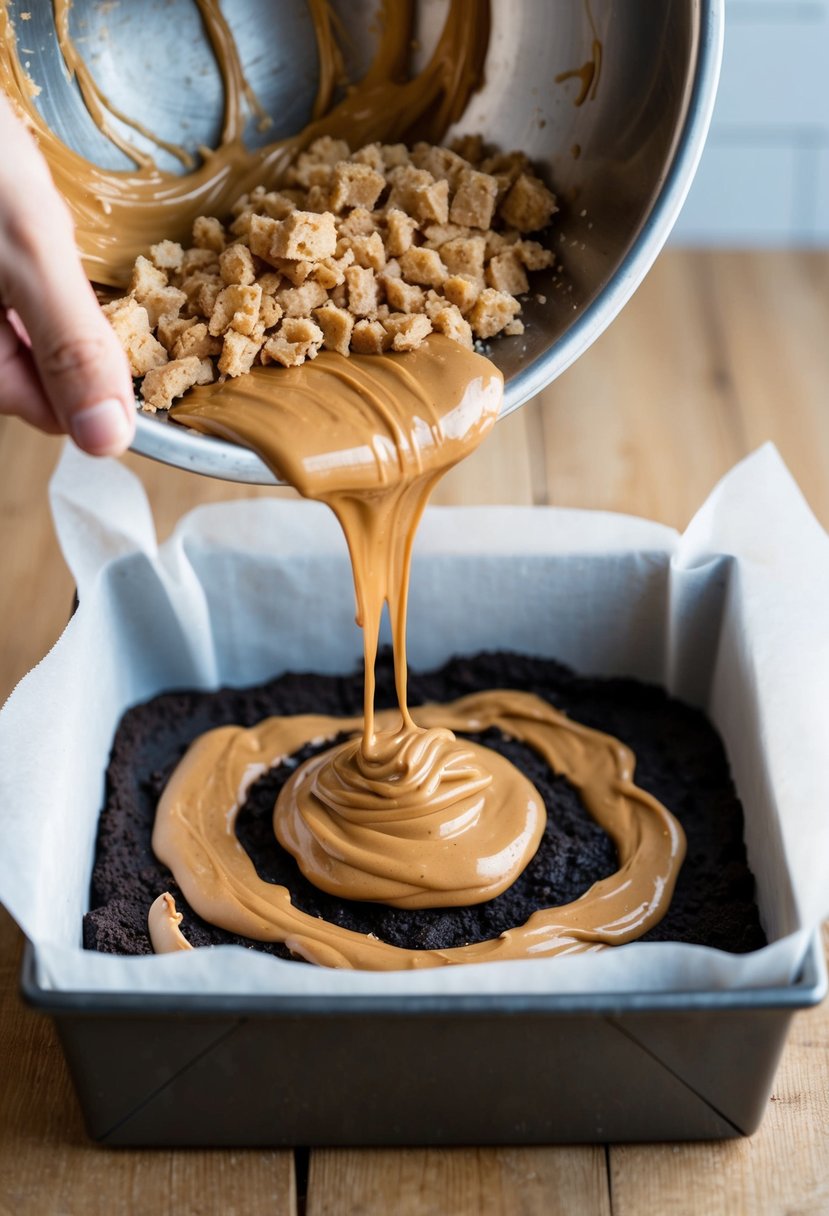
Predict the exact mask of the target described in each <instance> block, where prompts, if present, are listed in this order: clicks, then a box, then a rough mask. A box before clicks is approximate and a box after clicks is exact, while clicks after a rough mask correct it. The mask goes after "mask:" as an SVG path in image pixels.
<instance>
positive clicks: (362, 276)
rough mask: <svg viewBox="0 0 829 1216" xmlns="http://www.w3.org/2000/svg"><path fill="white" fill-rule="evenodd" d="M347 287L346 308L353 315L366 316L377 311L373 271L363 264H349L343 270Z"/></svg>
mask: <svg viewBox="0 0 829 1216" xmlns="http://www.w3.org/2000/svg"><path fill="white" fill-rule="evenodd" d="M345 281H346V285H347V287H348V310H349V312H352V313H353V314H354V316H355V317H368V316H371V315H372V313H374V312H376V311H377V305H378V303H379V301H378V299H377V279H376V278H375V276H374V271H373V270H369V269H367V268H366V267H364V266H349V267H348V269H347V270H346V272H345Z"/></svg>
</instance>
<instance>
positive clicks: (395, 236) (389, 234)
mask: <svg viewBox="0 0 829 1216" xmlns="http://www.w3.org/2000/svg"><path fill="white" fill-rule="evenodd" d="M416 231H417V222H416V221H415V220H413V219H412V217H411V216H410V215H406V212H405V211H400V210H399V208H397V207H392V208H391V210H390V211H388V212H387V214H386V253H387V255H388V256H389V257H390V258H397V257H399V256H400V254H401V253H405V252H406V250H407V249H411V247H412V243H413V240H414V234H415V232H416Z"/></svg>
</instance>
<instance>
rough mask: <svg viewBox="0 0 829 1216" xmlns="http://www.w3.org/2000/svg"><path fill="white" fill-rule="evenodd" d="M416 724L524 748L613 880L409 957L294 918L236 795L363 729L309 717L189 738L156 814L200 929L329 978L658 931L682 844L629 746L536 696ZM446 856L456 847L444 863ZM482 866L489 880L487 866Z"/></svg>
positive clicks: (498, 694) (446, 712)
mask: <svg viewBox="0 0 829 1216" xmlns="http://www.w3.org/2000/svg"><path fill="white" fill-rule="evenodd" d="M395 717H396V715H395V714H394V713H393V712H388V711H386V712H384V713H382V714H378V715H377V722H378V725H379V726H380V727H381V729H382V728H383V727H385V726H386V724H387V723H390V722H392V721H393V720H394V718H395ZM415 719H416V721H417V722H418V724H419V725H420V726H421V727H422V728H426V729H428V728H431V729H435V728H440V729H451V730H452V731H458V732H461V731H464V732H477V731H481V730H485V729H487V728H490V727H495V728H496V729H499V730H501V731H503V732H504V733H505V734H507V735H509V736H510V737H512V738H515V739H520V740H522V741H524V742H526V743H528V744H529V745H530V746H531V747H533V748H534V749H535V750H536V751H537V752H538V753H539V754H540V755H541V756H542V757H543V758H544V759H545V760H546V761H547V763H548V764H549V765H550V766H551V768H553V769H554V770H555V771H556V772H558V773H562V774H563V775H564V776H565V777H567V778H568V780H570V781H571V782H572V783H573V785H575V786H576V787H577V789H579V790H580V792H581V796H582V798H583V800H584V803H585V806H586V807H587V809H588V810H589V811H590V813H591V815H592V816H593V817H594V819H595V820H596V822H597V823H598V824H599V825H600V826H601V827H602V828H603V829H604V830H605V831H606V832H607V833H608V835H609V836H610V837H611V839H612V840H613V843H614V844H615V846H616V849H617V852H618V857H619V869H618V870H617V871H616V873H615V874H613V875H611V876H610V877H609V878H606V879H603V880H602V881H601V882H597V883H595V884H594V885H593V886H592V887H591V888H590V890H589V891H587V892H586V893H585V894H584V895H582V896H581V898H580V899H577V900H575V901H574V902H573V903H570V904H566V905H563V906H561V907H557V908H545V909H543V910H542V911H539V912H536V913H535V914H534V915H533V916H531V917H530V919H529V920H528V921H527V922H526V924H524V925H520V926H516V928H514V929H510V930H509V931H508V932H506V933H503V934H501V936H500V937H498V938H496V939H493V940H491V941H485V942H476V943H474V944H472V945H468V946H458V947H455V948H453V949H447V950H406V949H402V948H400V947H397V946H390V945H388V944H387V943H385V942H382V941H379V940H377V939H376V938H373V937H367V936H365V935H364V934H361V933H355V932H353V931H351V930H349V929H343V928H341V927H340V926H338V925H334V924H331V923H329V922H326V921H323V920H320V919H319V918H318V917H316V916H309V915H306V914H305V913H304V912H301V911H300V910H299V909H297V908H295V907H294V906H293V904H292V903H291V896H290V892H289V891H288V890H287V889H286V888H285V887H280V886H275V885H274V884H272V883H267V882H264V881H263V880H262V879H260V878H259V877H258V875H257V874H256V871H255V869H254V866H253V862H252V861H251V860H250V858H249V857H248V855H247V854H246V853H245V851H244V849H243V848H242V846H241V844H240V843H239V841H238V839H237V837H236V833H235V821H236V816H237V814H238V811H239V807H240V806H241V805H242V803H243V801H244V796H245V792H246V790H247V788H248V787H249V785H250V783H251V782H252V781H254V780H255V779H256V778H257V777H258V776H259V775H260V774H261V773H262V772H264V771H265V770H266V769H268V768H271V767H273V766H274V765H276V764H278V763H279V762H280V761H281V760H282V759H284V758H285V757H286V756H288V755H290V754H291V753H292V752H294V751H296V750H298V749H299V748H300V747H301V746H302V745H303V744H304V743H307V742H308V741H309V740H312V739H316V740H324V739H326V738H333V737H334V736H335V735H337V734H339V733H341V732H343V731H354V732H358V731H359V729H360V720H359V719H358V718H325V717H317V716H304V715H298V716H296V717H290V718H267V719H265V721H263V722H260V723H259V724H258V726H255V727H253V728H251V729H249V730H243V729H242V728H241V727H233V726H225V727H220V728H219V729H218V730H213V731H210V732H208V733H207V734H205V735H202V736H201V738H199V739H197V740H196V742H195V743H194V744H193V745H192V746H191V748H190V749H189V751H188V752H187V754H186V756H185V758H184V759H183V760H182V762H181V763H180V764H179V766H178V768H177V769H176V771H175V772H174V773H173V776H172V778H171V779H170V782H169V784H168V786H167V788H166V790H165V791H164V794H163V796H162V799H161V802H160V804H159V808H158V814H157V817H156V824H155V831H154V835H153V848H154V849H155V852H156V854H157V855H158V856H159V857H160V859H161V860H162V861H164V862H166V864H167V865H169V866H170V868H171V869H172V871H173V873H174V874H175V877H176V881H177V882H178V883H179V885H180V886H181V889H182V891H183V892H184V894H185V896H186V898H187V900H188V902H189V903H190V905H191V906H192V907H193V908H194V909H195V910H196V911H197V912H198V913H199V914H200V915H201V916H203V917H204V918H205V919H206V920H208V921H210V922H212V923H213V924H216V925H220V926H221V927H222V928H224V929H227V930H229V931H231V932H233V933H240V934H243V935H244V936H246V937H250V938H253V939H254V940H256V941H282V942H285V943H286V945H287V946H288V947H289V949H290V950H291V951H292V952H293V953H294V954H296V955H299V956H300V957H302V958H305V959H307V960H308V961H309V962H313V963H319V964H322V965H326V966H332V967H354V968H360V969H364V970H371V971H388V970H404V969H412V968H423V967H441V966H446V965H448V964H453V963H476V962H487V961H496V960H502V959H517V958H542V957H549V956H551V955H556V954H573V953H578V952H582V951H585V950H595V949H598V948H600V947H601V946H605V945H619V944H621V943H622V942H628V941H631V940H633V939H634V938H636V937H639V936H640V935H641V934H642V933H645V932H646V931H647V930H648V929H649V928H650V927H651V926H652V925H654V924H656V923H657V921H659V920H660V919H661V917H662V916H663V915H664V912H665V910H666V908H667V906H668V903H669V902H670V898H671V895H672V893H673V887H674V882H675V879H676V874H677V871H678V869H679V866H680V864H681V862H682V858H683V855H684V847H685V845H684V837H683V834H682V829H681V828H680V827H679V825H678V824H677V822H676V820H675V819H674V817H673V816H672V815H671V814H670V813H669V812H668V811H667V810H666V809H665V807H663V806H662V805H661V804H660V803H659V802H657V800H656V799H655V798H653V797H651V795H649V794H647V793H646V792H645V791H644V790H642V789H640V788H639V787H638V786H636V785H635V784H634V781H633V772H634V758H633V755H632V753H631V752H630V750H629V749H628V748H627V747H625V746H624V744H622V743H620V742H619V741H618V740H617V739H614V738H613V737H612V736H610V735H605V734H602V733H601V732H600V731H596V730H590V729H589V728H587V727H585V726H581V725H579V724H578V723H576V722H572V721H570V719H569V718H567V717H566V716H565V715H564V714H563V713H560V712H559V711H557V710H555V709H553V708H552V707H551V706H550V705H548V704H546V702H544V701H542V700H540V698H538V697H535V696H533V695H532V694H531V693H525V692H515V691H509V690H501V689H499V690H497V691H493V692H483V693H474V694H472V695H471V696H468V697H464V698H462V699H461V700H458V701H455V702H453V703H451V704H448V705H423V706H421V707H420V708H418V709H416V710H415ZM553 813H554V810H553ZM277 815H278V811H277ZM413 831H415V832H416V831H417V828H416V826H415V827H414V828H413ZM450 846H451V839H449V840H447V841H445V842H444V845H443V848H444V851H447V850H448V849H449V847H450ZM386 847H387V848H388V849H389V867H390V868H391V869H393V868H394V862H395V860H396V859H397V858H398V857H399V856H400V853H401V851H402V852H403V853H404V854H405V851H406V846H405V841H404V839H403V835H402V834H401V836H399V837H393V838H392V839H391V840H390V841H389V842H387V844H386ZM423 853H424V864H430V862H431V856H430V854H429V850H428V849H424V850H423ZM481 860H482V862H483V867H482V868H483V869H484V870H485V869H486V863H487V861H488V859H487V858H482V859H481ZM485 879H486V874H485V873H484V874H483V875H482V881H485ZM176 928H177V926H176ZM153 942H154V945H155V946H156V949H159V948H160V949H165V948H169V949H180V948H181V947H180V943H179V942H178V941H177V939H174V940H172V941H170V944H169V946H167V947H165V946H164V944H163V942H161V941H159V943H158V944H157V943H156V937H155V935H154V936H153Z"/></svg>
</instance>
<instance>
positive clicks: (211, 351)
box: [172, 321, 222, 359]
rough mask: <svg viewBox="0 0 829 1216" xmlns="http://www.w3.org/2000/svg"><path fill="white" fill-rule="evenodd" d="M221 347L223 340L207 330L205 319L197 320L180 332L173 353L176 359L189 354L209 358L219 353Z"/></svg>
mask: <svg viewBox="0 0 829 1216" xmlns="http://www.w3.org/2000/svg"><path fill="white" fill-rule="evenodd" d="M221 349H222V343H221V340H220V339H219V338H214V337H212V336H211V335H210V334H209V333H208V332H207V326H206V325H205V323H204V321H196V322H194V324H192V325H188V327H187V329H185V330H183V331H182V333H181V334H179V336H178V338H177V339H176V341H175V343H174V345H173V352H172V353H173V358H174V359H186V358H187V357H188V355H195V356H196V358H197V359H207V358H209V357H210V356H211V355H218V354H219V353H220V352H221Z"/></svg>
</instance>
